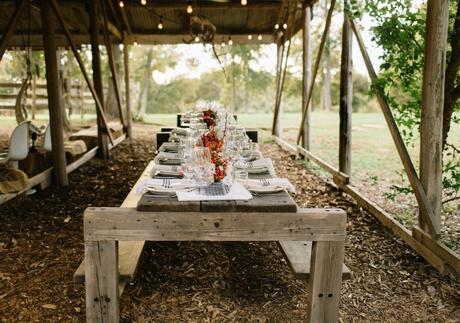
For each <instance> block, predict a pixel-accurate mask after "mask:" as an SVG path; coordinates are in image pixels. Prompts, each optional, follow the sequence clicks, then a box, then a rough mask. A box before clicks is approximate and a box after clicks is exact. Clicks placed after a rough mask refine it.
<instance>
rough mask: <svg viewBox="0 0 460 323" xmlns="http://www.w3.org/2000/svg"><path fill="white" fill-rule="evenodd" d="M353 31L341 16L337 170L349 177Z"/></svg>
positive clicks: (346, 17) (344, 17) (345, 16)
mask: <svg viewBox="0 0 460 323" xmlns="http://www.w3.org/2000/svg"><path fill="white" fill-rule="evenodd" d="M352 45H353V31H352V30H351V26H350V21H349V19H348V15H347V14H346V13H345V12H344V14H343V29H342V61H341V65H340V131H339V170H340V171H341V172H342V173H345V174H347V175H348V176H351V114H352V104H353V79H352V73H353V62H352Z"/></svg>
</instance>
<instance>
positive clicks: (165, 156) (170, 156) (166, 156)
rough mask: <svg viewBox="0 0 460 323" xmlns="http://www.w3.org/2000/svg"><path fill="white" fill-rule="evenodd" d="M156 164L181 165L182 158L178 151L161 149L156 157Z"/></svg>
mask: <svg viewBox="0 0 460 323" xmlns="http://www.w3.org/2000/svg"><path fill="white" fill-rule="evenodd" d="M155 163H156V164H163V165H180V158H179V154H178V153H171V152H166V151H161V152H160V153H158V155H157V156H156V157H155Z"/></svg>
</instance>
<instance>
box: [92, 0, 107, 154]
mask: <svg viewBox="0 0 460 323" xmlns="http://www.w3.org/2000/svg"><path fill="white" fill-rule="evenodd" d="M88 5H89V20H90V29H91V30H90V32H91V35H90V36H91V54H92V55H91V56H92V67H93V83H94V89H95V90H96V94H97V96H98V97H99V98H103V97H104V90H103V84H102V71H101V53H100V50H99V29H100V28H99V27H100V23H99V21H98V17H99V14H100V12H99V10H98V9H99V8H98V6H97V3H96V1H93V0H89V1H88ZM102 102H104V100H101V103H102ZM103 110H104V111H105V110H106V109H105V107H103ZM107 130H108V131H110V130H109V129H107ZM97 145H98V146H99V150H98V155H99V157H101V158H103V159H109V158H110V149H109V143H108V140H107V135H106V134H105V133H104V124H103V122H102V117H101V114H100V113H98V114H97Z"/></svg>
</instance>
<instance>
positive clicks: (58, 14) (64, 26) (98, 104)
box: [46, 0, 113, 144]
mask: <svg viewBox="0 0 460 323" xmlns="http://www.w3.org/2000/svg"><path fill="white" fill-rule="evenodd" d="M46 1H47V2H49V3H50V4H51V6H52V8H53V10H54V13H55V14H56V17H57V18H58V20H59V22H60V24H61V26H62V29H63V30H64V34H65V36H66V38H67V40H68V42H69V45H70V48H71V49H72V52H73V54H74V56H75V58H76V59H77V62H78V65H79V66H80V70H81V72H82V74H83V76H84V78H85V80H86V83H87V84H88V88H89V90H90V91H91V94H92V96H93V99H94V101H95V102H96V108H97V110H98V112H99V113H100V114H101V119H102V122H103V123H104V126H105V128H106V129H107V134H108V136H109V140H110V142H111V143H112V144H113V138H112V134H111V133H110V131H108V127H107V120H106V118H105V114H104V108H103V105H102V103H101V101H100V99H99V97H98V95H97V93H96V90H95V89H94V87H93V85H92V84H91V80H90V79H89V76H88V73H87V72H86V68H85V64H84V63H83V60H82V59H81V56H80V54H79V52H78V50H77V47H76V45H75V42H74V41H73V38H72V35H71V34H70V31H69V29H68V28H67V24H66V22H65V21H64V18H63V17H62V14H61V11H60V10H59V7H58V5H57V4H56V2H55V0H46Z"/></svg>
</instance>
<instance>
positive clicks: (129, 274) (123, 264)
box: [73, 162, 155, 294]
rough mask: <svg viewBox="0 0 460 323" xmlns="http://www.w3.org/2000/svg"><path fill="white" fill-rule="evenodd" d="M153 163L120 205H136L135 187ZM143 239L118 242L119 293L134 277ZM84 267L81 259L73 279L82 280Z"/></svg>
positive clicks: (137, 197) (138, 196) (148, 176)
mask: <svg viewBox="0 0 460 323" xmlns="http://www.w3.org/2000/svg"><path fill="white" fill-rule="evenodd" d="M154 165H155V163H153V162H150V163H149V164H148V165H147V167H146V168H145V170H144V172H143V173H142V174H141V176H140V177H139V179H138V180H137V182H136V184H135V185H134V186H133V188H132V189H131V191H130V192H129V193H128V195H127V196H126V198H125V200H124V201H123V203H122V204H121V207H127V208H133V207H136V205H137V202H138V200H139V199H140V194H138V193H137V188H138V187H139V185H141V183H142V182H143V181H144V180H145V179H147V178H150V172H151V171H152V168H153V166H154ZM144 243H145V242H144V241H120V242H119V243H118V256H119V261H118V263H119V272H120V281H121V282H120V286H119V287H120V294H121V293H122V291H123V287H124V284H125V283H126V282H130V281H132V280H133V279H134V275H135V273H136V270H137V266H138V263H139V259H140V256H141V254H142V249H143V248H144ZM84 268H85V260H83V261H82V263H81V264H80V266H79V267H78V269H77V270H76V272H75V273H74V276H73V278H74V280H75V281H77V282H80V281H84V279H85V278H84V275H85V272H84Z"/></svg>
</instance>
